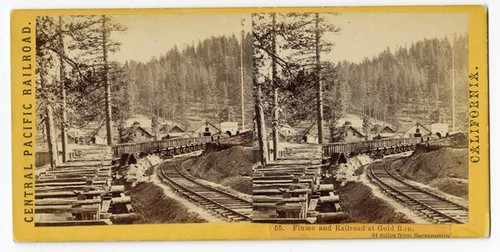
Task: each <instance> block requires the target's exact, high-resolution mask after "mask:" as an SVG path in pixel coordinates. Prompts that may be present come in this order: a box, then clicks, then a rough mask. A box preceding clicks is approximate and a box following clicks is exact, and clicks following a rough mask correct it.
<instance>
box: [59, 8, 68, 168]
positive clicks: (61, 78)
mask: <svg viewBox="0 0 500 252" xmlns="http://www.w3.org/2000/svg"><path fill="white" fill-rule="evenodd" d="M62 33H63V31H62V17H61V16H59V65H60V66H59V88H60V91H61V106H62V109H61V110H62V118H61V145H62V162H63V163H65V162H66V158H67V157H68V155H67V152H68V150H67V145H68V128H67V123H68V118H67V116H66V87H65V86H64V85H65V83H64V62H63V54H64V41H63V36H62Z"/></svg>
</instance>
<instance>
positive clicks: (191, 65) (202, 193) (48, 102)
mask: <svg viewBox="0 0 500 252" xmlns="http://www.w3.org/2000/svg"><path fill="white" fill-rule="evenodd" d="M251 31H252V23H251V16H250V14H148V15H92V16H39V17H37V19H36V178H35V185H36V186H35V225H36V226H79V225H112V224H142V223H144V224H146V223H149V224H151V223H199V222H245V221H251V214H252V177H251V174H252V164H253V161H252V160H253V158H252V156H253V152H252V148H253V147H252V143H253V117H254V103H253V99H252V88H253V85H252V32H251Z"/></svg>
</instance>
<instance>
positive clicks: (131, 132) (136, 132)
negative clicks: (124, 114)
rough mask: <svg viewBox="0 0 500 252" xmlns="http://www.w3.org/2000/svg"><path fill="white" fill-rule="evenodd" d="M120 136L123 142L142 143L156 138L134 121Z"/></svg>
mask: <svg viewBox="0 0 500 252" xmlns="http://www.w3.org/2000/svg"><path fill="white" fill-rule="evenodd" d="M120 138H121V141H122V143H140V142H147V141H151V140H153V139H154V136H153V135H152V134H151V133H149V132H148V131H147V130H146V129H144V128H143V127H141V126H140V125H139V124H138V123H134V124H132V126H130V127H128V128H125V129H124V130H123V131H122V132H121V136H120Z"/></svg>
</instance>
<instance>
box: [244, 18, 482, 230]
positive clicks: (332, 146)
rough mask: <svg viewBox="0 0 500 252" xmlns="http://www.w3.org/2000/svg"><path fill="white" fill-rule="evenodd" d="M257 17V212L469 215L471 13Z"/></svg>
mask: <svg viewBox="0 0 500 252" xmlns="http://www.w3.org/2000/svg"><path fill="white" fill-rule="evenodd" d="M252 27H253V28H252V32H253V40H252V41H253V42H252V45H253V48H252V50H253V95H254V101H255V137H254V152H253V153H254V154H253V157H254V162H255V163H254V165H253V173H252V177H253V221H254V222H257V223H281V224H310V223H319V224H322V223H327V224H328V223H382V224H390V223H416V224H431V223H439V224H443V223H447V224H466V223H468V221H469V206H468V203H469V177H468V175H469V149H468V146H469V144H470V145H471V148H473V147H474V145H478V144H479V138H477V139H475V138H474V137H473V135H472V134H473V130H477V129H478V128H477V127H478V126H479V124H477V122H475V123H474V120H471V122H470V124H469V107H470V106H473V105H470V104H469V98H470V99H476V100H477V99H478V93H477V92H474V90H472V89H471V90H472V93H469V88H470V87H469V20H468V15H466V14H461V13H403V12H401V13H398V12H387V13H385V12H330V13H326V12H325V13H323V12H320V13H313V12H286V13H285V12H282V13H280V12H276V13H255V14H252ZM471 85H472V84H471ZM476 86H477V84H476ZM471 101H472V100H471ZM471 109H474V107H472V108H471ZM473 126H477V127H476V128H474V129H473V128H470V127H473ZM469 128H470V130H471V132H472V133H471V135H469ZM469 137H470V139H471V140H470V143H469ZM475 140H477V143H476V142H475ZM478 148H479V147H478ZM471 150H472V149H471ZM478 152H479V151H478ZM471 161H472V162H474V156H471ZM294 230H295V226H294ZM386 238H393V237H386Z"/></svg>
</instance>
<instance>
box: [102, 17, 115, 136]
mask: <svg viewBox="0 0 500 252" xmlns="http://www.w3.org/2000/svg"><path fill="white" fill-rule="evenodd" d="M107 32H108V31H107V27H106V16H105V15H102V56H103V61H104V62H103V64H104V76H103V77H104V91H105V102H106V105H105V106H106V108H105V111H106V140H107V144H108V145H111V144H113V136H112V135H111V87H110V85H109V69H108V68H109V66H108V48H107V42H108V41H107V40H108V39H107Z"/></svg>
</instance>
